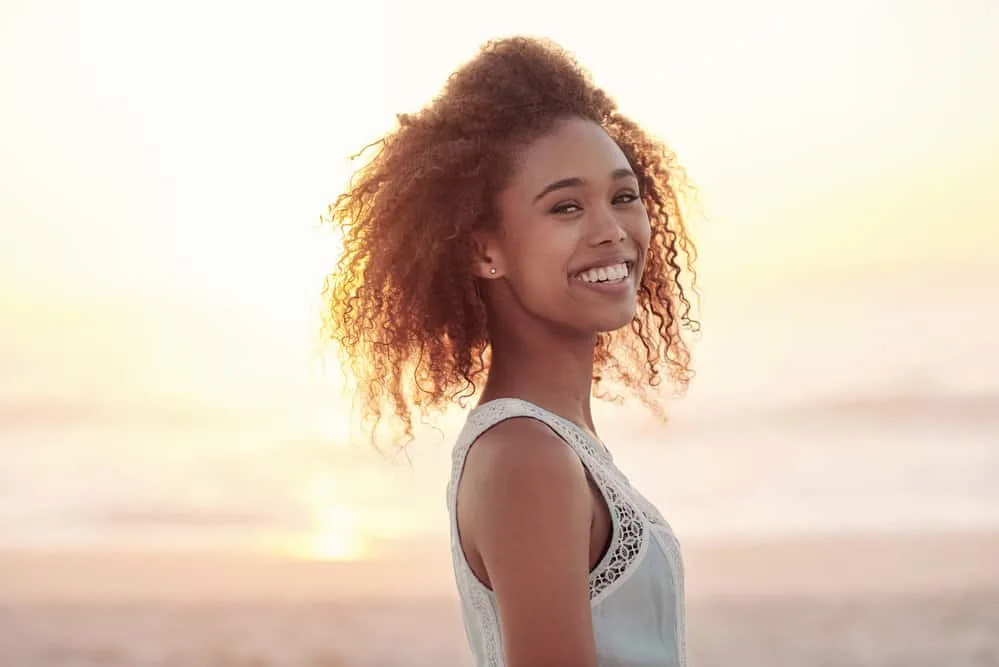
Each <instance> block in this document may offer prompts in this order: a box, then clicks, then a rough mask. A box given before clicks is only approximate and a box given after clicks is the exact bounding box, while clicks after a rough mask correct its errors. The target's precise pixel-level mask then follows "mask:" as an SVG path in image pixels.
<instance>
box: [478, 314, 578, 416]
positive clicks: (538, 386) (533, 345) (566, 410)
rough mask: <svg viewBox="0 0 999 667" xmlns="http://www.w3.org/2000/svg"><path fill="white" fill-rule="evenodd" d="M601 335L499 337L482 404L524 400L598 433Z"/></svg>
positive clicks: (495, 339)
mask: <svg viewBox="0 0 999 667" xmlns="http://www.w3.org/2000/svg"><path fill="white" fill-rule="evenodd" d="M595 344H596V338H595V337H580V338H578V339H573V340H566V339H564V338H559V339H556V338H555V337H544V336H538V337H532V340H530V341H528V340H526V337H524V336H519V335H516V334H513V335H507V336H494V337H493V340H492V343H491V357H490V365H489V377H488V378H487V380H486V385H485V387H484V388H483V391H482V396H481V399H480V402H485V401H489V400H493V399H495V398H502V397H507V396H512V397H516V398H522V399H524V400H526V401H530V402H531V403H534V404H536V405H539V406H540V407H542V408H545V409H546V410H549V411H551V412H554V413H555V414H558V415H559V416H561V417H564V418H565V419H568V420H570V421H573V422H575V423H576V424H578V425H580V426H585V427H587V428H589V429H590V431H594V430H595V429H594V426H593V417H592V414H591V412H590V390H591V387H592V383H593V351H594V348H595Z"/></svg>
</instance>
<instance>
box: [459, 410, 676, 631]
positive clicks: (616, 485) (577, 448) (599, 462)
mask: <svg viewBox="0 0 999 667" xmlns="http://www.w3.org/2000/svg"><path fill="white" fill-rule="evenodd" d="M513 417H531V418H534V419H537V420H538V421H540V422H542V423H544V424H547V425H548V426H549V427H550V428H552V429H553V430H554V431H555V432H556V434H557V435H558V436H559V437H561V438H562V439H563V440H564V441H565V442H566V443H567V444H568V445H569V446H570V447H571V448H572V449H573V451H574V452H575V453H576V455H577V456H578V457H579V458H580V460H581V461H582V462H583V465H584V466H585V467H586V469H587V471H588V472H589V473H590V475H591V476H592V477H593V479H594V481H595V482H596V484H597V487H598V488H599V489H600V491H601V493H602V494H603V496H604V501H605V502H606V503H607V508H608V510H609V511H610V514H611V522H612V526H613V531H612V535H611V546H610V548H609V549H608V550H607V553H606V554H605V555H604V557H603V558H602V559H601V561H600V563H598V564H597V566H596V567H595V568H594V569H593V571H592V572H591V573H590V576H589V592H590V601H591V603H592V602H595V601H596V599H597V598H599V597H600V596H602V595H604V594H606V593H607V592H609V590H611V589H612V588H613V586H614V584H615V583H616V582H618V581H620V580H621V578H622V577H623V576H624V574H625V573H626V572H627V571H628V569H629V568H630V567H631V566H632V565H633V564H634V563H635V562H636V560H637V559H638V557H639V556H640V555H641V553H642V551H643V549H644V548H645V547H646V545H647V535H646V533H647V527H646V524H645V523H644V522H643V520H642V519H643V518H644V517H645V516H646V515H647V514H648V512H647V511H645V508H639V507H638V506H637V505H636V502H635V500H634V499H633V498H632V495H631V494H630V493H628V484H627V480H625V479H623V478H622V479H618V477H619V475H615V474H614V472H613V458H612V456H611V454H610V452H609V451H608V450H607V448H606V447H604V446H603V445H602V444H600V443H599V442H598V441H596V440H595V439H594V438H592V437H591V436H589V435H588V434H587V433H586V432H585V431H584V430H583V429H582V428H580V427H579V426H578V425H576V424H574V423H573V422H571V421H569V420H567V419H564V418H563V417H560V416H559V415H557V414H555V413H553V412H550V411H548V410H545V409H544V408H541V407H539V406H537V405H534V404H533V403H529V402H527V401H523V400H521V399H516V398H500V399H496V400H493V401H489V402H488V403H484V404H482V405H481V406H479V407H478V408H476V409H475V410H473V411H472V412H471V413H470V414H469V417H468V421H467V422H466V425H465V429H464V430H463V432H462V434H461V436H460V441H459V445H458V446H457V447H456V448H455V450H454V455H453V457H452V470H451V481H450V483H449V484H448V499H449V502H450V503H451V506H452V507H454V502H455V499H456V497H457V490H458V488H457V487H458V482H459V480H460V477H461V470H462V468H463V466H464V463H465V455H466V454H467V452H468V449H469V448H470V447H471V446H472V444H473V443H474V442H475V440H476V439H477V438H478V437H479V435H481V434H482V433H483V432H485V431H486V430H487V429H489V428H491V427H492V426H494V425H496V424H498V423H499V422H501V421H503V420H504V419H510V418H513ZM657 514H658V512H657ZM660 520H661V516H660ZM452 529H453V530H454V531H455V536H454V537H455V539H457V519H456V518H455V519H453V520H452ZM462 560H464V558H463V557H462ZM463 565H464V567H463V569H464V570H466V571H467V574H468V575H469V576H470V577H471V579H474V580H475V583H476V584H478V585H479V586H481V587H482V588H483V589H485V590H488V589H486V588H485V586H483V585H482V583H481V582H479V581H478V579H477V578H476V577H475V575H474V574H472V573H471V569H470V568H469V567H468V564H467V562H465V563H464V564H463ZM472 588H475V586H474V585H473V586H472ZM473 601H474V598H473ZM475 606H476V608H477V609H478V608H479V606H480V605H479V604H476V605H475ZM482 606H486V605H482ZM491 612H492V608H491V607H490V608H489V613H491Z"/></svg>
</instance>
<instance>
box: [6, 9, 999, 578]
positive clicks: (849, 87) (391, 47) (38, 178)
mask: <svg viewBox="0 0 999 667" xmlns="http://www.w3.org/2000/svg"><path fill="white" fill-rule="evenodd" d="M232 7H233V6H232V5H230V4H228V3H221V2H197V3H195V2H176V3H170V4H169V5H155V6H154V5H149V4H143V3H128V2H108V1H100V0H97V1H94V2H69V1H65V2H43V1H30V0H13V1H8V2H5V3H4V4H3V6H2V7H0V146H2V150H0V453H2V460H0V461H2V462H0V495H3V496H4V497H5V498H6V499H7V501H8V502H5V503H2V504H0V536H2V537H0V548H4V547H7V548H24V547H29V548H45V549H63V548H78V547H81V546H86V547H90V546H96V547H100V546H101V545H104V546H106V545H108V544H115V545H122V544H130V543H135V544H142V545H154V546H157V547H163V548H166V547H170V548H177V547H180V548H217V547H220V545H221V546H225V547H226V548H230V547H231V548H239V549H246V550H254V549H267V550H277V551H281V552H283V553H285V552H286V553H292V554H295V555H299V556H307V557H320V558H366V557H373V555H377V554H379V553H384V552H386V551H388V550H392V549H396V550H398V549H399V548H402V547H400V546H399V545H405V548H406V549H419V548H421V547H419V545H421V544H424V543H428V542H433V541H434V540H439V539H440V538H442V536H445V530H444V524H443V523H442V521H443V517H442V512H443V486H442V485H443V483H444V481H445V479H446V473H447V460H448V456H449V452H448V449H449V443H448V441H447V437H449V436H450V435H451V434H453V433H454V432H455V429H456V428H457V425H458V424H460V419H461V413H460V411H455V412H454V413H452V414H449V415H447V416H445V417H444V418H442V421H441V422H440V425H441V426H442V429H443V431H444V434H445V435H444V437H440V436H439V435H436V434H434V433H433V431H430V430H428V431H427V433H426V434H424V436H423V437H424V440H422V441H421V443H419V444H420V447H418V448H417V449H415V450H414V451H412V452H411V457H410V460H408V461H400V460H390V461H387V460H385V459H381V458H379V457H378V456H376V455H374V454H373V453H372V452H370V451H368V449H367V448H366V446H365V444H364V441H363V436H362V434H358V433H357V432H356V431H355V430H353V428H352V427H351V422H350V420H349V418H348V413H349V410H348V407H347V405H348V401H347V399H345V398H344V397H343V396H341V395H340V393H339V391H338V385H337V382H336V379H335V378H336V372H335V367H336V362H335V360H331V359H328V358H327V359H326V362H327V366H326V367H325V370H324V367H323V366H322V365H321V364H320V361H321V360H322V357H321V352H320V351H319V350H318V349H317V341H316V324H317V321H316V318H317V309H318V303H319V302H318V293H319V289H320V288H321V283H322V278H323V275H324V274H325V272H326V271H327V270H329V269H330V268H331V266H332V264H333V262H334V260H335V256H336V247H337V246H336V239H335V238H333V237H332V236H331V235H330V234H329V232H328V230H326V229H324V228H323V227H322V226H321V225H320V224H319V218H320V215H321V214H322V213H324V212H325V208H326V205H327V204H328V203H329V202H330V201H331V200H332V199H333V198H334V197H335V196H336V194H337V192H338V190H339V188H340V187H341V186H342V185H343V184H344V182H345V179H346V178H347V176H348V174H349V162H348V160H347V158H348V156H349V155H351V154H352V153H354V152H356V151H357V150H358V149H359V148H360V147H362V146H363V145H365V144H367V143H369V142H370V141H371V140H373V139H375V138H377V137H378V136H379V135H380V134H381V133H383V132H385V131H387V130H389V129H391V127H392V126H393V122H394V118H395V116H394V114H395V113H397V112H402V111H412V110H415V109H418V108H419V107H420V106H421V105H422V104H424V103H425V102H426V101H428V100H429V99H430V98H431V97H432V96H433V95H434V94H435V93H436V92H437V90H439V88H440V86H441V84H442V83H443V81H444V79H445V78H446V77H447V74H448V73H449V72H450V71H451V70H452V69H454V68H455V67H456V66H457V65H459V64H460V63H461V62H462V61H464V60H465V59H467V58H470V57H471V56H473V55H474V53H475V51H476V49H477V48H478V46H479V45H480V44H481V43H482V42H483V41H484V40H486V39H488V38H491V37H497V36H504V35H510V34H516V33H525V34H533V35H544V36H548V37H551V38H553V39H555V40H556V41H559V42H560V43H562V44H563V45H564V46H565V47H567V48H568V49H569V50H571V51H573V52H574V53H575V54H576V55H577V56H578V58H579V59H580V61H581V62H582V63H583V64H584V65H585V66H587V67H588V68H589V69H590V70H591V72H592V73H593V76H594V78H595V80H596V81H597V83H598V84H599V85H601V86H604V87H605V88H606V89H607V90H608V91H609V92H611V94H613V95H614V96H615V97H616V98H617V100H618V101H619V103H620V105H621V107H622V109H623V110H624V111H625V112H626V113H628V114H630V115H632V116H633V117H635V118H636V119H638V120H639V121H640V122H642V123H643V124H645V125H646V126H647V127H648V128H649V129H651V130H652V131H653V132H655V133H656V134H657V135H659V136H661V137H662V138H664V139H665V140H666V141H667V142H668V143H669V144H670V145H671V146H672V147H673V148H674V149H675V150H676V152H677V154H678V156H679V158H680V161H681V162H682V163H683V164H684V166H685V167H686V168H687V169H688V172H689V173H690V175H691V177H692V179H693V180H694V182H695V183H696V184H697V185H698V187H699V191H700V203H701V204H702V205H703V208H704V211H705V219H703V220H698V221H697V223H696V225H695V227H694V234H695V239H696V240H697V243H698V246H699V250H700V260H699V261H700V263H699V272H700V283H701V290H702V294H703V303H702V320H703V323H704V325H705V326H704V328H705V333H704V337H703V340H702V341H700V342H699V343H698V345H697V347H696V349H695V360H696V362H697V364H698V378H697V379H696V380H695V383H694V386H693V387H692V389H691V393H690V395H689V396H688V398H687V399H685V400H684V401H679V402H676V404H675V405H672V404H671V406H672V408H671V409H672V410H673V411H674V412H675V414H676V419H675V421H674V425H675V426H674V431H673V433H675V435H673V434H671V432H670V430H669V429H667V430H666V431H662V430H661V429H659V428H658V427H657V426H656V425H655V424H653V423H652V422H651V421H650V420H649V419H648V418H647V416H645V415H644V414H643V413H641V412H640V411H639V410H638V409H636V408H632V407H630V406H627V405H626V406H624V407H623V408H601V410H603V412H602V413H598V414H604V415H605V416H606V417H607V419H608V422H607V423H609V424H610V423H613V424H616V425H617V424H626V425H627V426H616V427H615V428H614V429H611V430H609V431H608V432H605V433H604V439H605V441H607V442H608V444H610V445H611V447H612V448H614V445H615V442H620V444H619V446H618V450H617V451H620V452H621V454H620V458H621V460H622V461H623V462H625V463H627V464H630V465H631V466H633V467H632V469H633V470H635V471H637V472H636V475H635V479H636V480H638V481H641V482H643V483H644V484H645V485H647V486H646V488H650V487H651V491H650V492H649V495H650V496H652V497H653V498H654V499H656V500H657V501H659V502H661V503H663V504H668V505H670V506H674V507H675V508H676V511H675V513H674V515H675V516H676V517H677V521H676V523H677V524H678V526H679V527H680V528H682V529H685V530H686V531H687V532H689V533H692V534H697V533H706V534H730V533H732V532H739V531H746V530H759V531H762V530H805V529H809V528H810V529H816V527H818V528H819V529H822V528H825V529H833V528H844V527H845V528H858V527H861V528H863V527H876V528H878V527H879V528H884V527H885V526H889V527H890V526H899V525H903V526H910V524H911V525H916V526H918V525H922V524H921V523H920V522H923V521H927V522H929V523H930V524H932V525H934V526H950V525H964V524H974V525H999V509H997V508H999V499H997V498H996V496H994V495H990V491H989V490H988V489H987V488H986V487H987V486H988V485H987V484H986V482H985V481H982V480H983V479H984V478H982V477H980V476H981V475H982V474H984V473H983V471H997V472H999V455H997V454H996V453H995V450H996V449H997V448H996V447H995V446H994V445H995V444H996V443H997V442H999V437H997V436H996V433H999V425H997V423H996V420H995V419H994V417H992V415H993V414H994V413H996V412H997V411H996V409H995V406H996V403H995V401H996V400H997V399H996V397H997V396H999V384H997V381H996V380H995V378H996V377H999V359H997V353H996V352H995V350H994V349H993V347H994V345H993V343H992V339H993V338H994V336H993V332H994V331H995V330H996V325H997V324H999V322H997V318H999V315H997V314H996V312H995V307H994V305H993V304H994V296H993V295H994V293H995V289H996V288H997V287H999V268H997V261H996V259H995V253H996V250H997V249H999V189H997V188H995V187H994V185H993V180H994V178H995V177H996V176H997V175H999V125H997V124H996V122H995V118H997V117H999V85H997V83H996V82H997V81H999V71H997V70H999V40H997V39H996V38H995V37H996V35H999V6H997V5H996V4H995V3H992V2H986V1H984V0H981V1H974V0H965V1H963V2H958V3H945V2H942V1H941V2H925V3H906V2H901V1H896V2H890V1H887V0H876V1H873V2H859V1H856V0H854V1H847V2H839V3H818V2H759V3H751V4H748V3H736V2H724V3H723V2H702V3H679V2H648V3H642V2H637V3H630V4H629V5H627V6H621V7H615V8H614V10H613V11H608V10H606V9H603V10H596V9H585V8H584V7H583V6H582V5H578V4H562V3H554V2H553V3H528V2H510V3H505V4H504V5H503V9H502V10H501V9H500V8H499V5H496V6H495V7H491V8H479V9H472V8H471V7H470V6H469V5H468V4H467V3H458V2H443V1H441V2H424V3H403V2H365V3H347V4H343V3H305V2H285V3H251V4H249V5H244V6H241V7H240V8H239V10H238V11H234V10H233V8H232ZM941 397H943V398H945V399H946V400H943V398H941ZM816 406H817V407H816ZM900 406H901V407H900ZM761 414H763V415H768V416H766V417H761V416H760V415H761ZM836 415H840V416H842V417H843V419H834V418H835V417H836ZM720 416H721V417H720ZM722 417H723V418H722ZM830 419H833V422H832V423H833V425H832V426H831V427H830V426H829V423H828V421H829V420H830ZM920 419H924V420H926V419H930V421H929V422H927V423H925V424H922V425H923V426H924V428H919V429H917V430H914V426H913V424H916V425H919V424H921V423H922V422H920V421H919V420H920ZM823 420H826V421H823ZM721 423H724V424H731V425H732V427H731V428H730V429H729V430H726V429H725V428H720V427H719V424H721ZM739 425H742V426H743V427H745V426H747V425H748V426H750V427H752V429H753V430H752V431H751V434H752V435H751V437H750V438H749V442H745V443H740V440H744V439H745V438H741V437H740V433H745V430H744V428H740V427H739ZM598 428H599V423H598ZM851 429H853V430H851ZM664 440H665V441H666V442H669V443H671V444H670V445H669V446H668V447H664V446H658V445H660V444H661V442H662V441H664ZM844 443H847V445H848V446H844ZM740 445H742V446H741V447H740ZM945 445H946V446H945ZM747 456H748V457H749V458H748V459H746V460H745V461H744V463H746V464H749V463H752V462H753V461H757V462H759V461H763V462H764V463H763V465H764V466H765V471H764V474H755V473H754V475H753V476H749V475H747V474H746V473H745V469H744V468H745V465H743V466H741V472H740V466H739V465H737V464H736V463H735V461H743V458H740V457H747ZM879 461H880V462H881V463H880V464H879V463H878V462H879ZM684 466H686V468H685V467H684ZM684 471H686V472H684ZM831 471H840V473H841V474H840V475H839V476H837V475H836V474H832V473H831ZM900 471H901V472H900ZM830 479H832V480H834V481H832V482H830V481H829V480H830ZM993 479H994V477H993ZM761 480H765V481H761ZM835 480H839V481H838V482H837V481H835ZM844 480H845V481H844ZM640 486H641V485H640ZM858 489H859V491H858ZM737 491H738V492H740V493H743V494H744V493H751V497H750V498H749V499H748V500H747V497H746V496H745V495H743V496H741V497H740V495H739V494H738V493H736V492H737ZM920 498H922V499H923V500H919V499H920ZM914 499H915V500H914ZM927 499H928V500H927ZM846 501H849V502H846ZM912 502H917V503H918V502H922V503H923V504H922V505H919V507H920V508H921V509H920V510H918V511H917V512H916V513H915V515H914V516H910V517H909V518H908V519H906V512H907V510H906V508H911V507H912V505H911V503H912ZM667 514H670V513H669V512H667ZM906 520H908V521H910V523H909V524H907V523H905V521H906ZM910 527H911V526H910Z"/></svg>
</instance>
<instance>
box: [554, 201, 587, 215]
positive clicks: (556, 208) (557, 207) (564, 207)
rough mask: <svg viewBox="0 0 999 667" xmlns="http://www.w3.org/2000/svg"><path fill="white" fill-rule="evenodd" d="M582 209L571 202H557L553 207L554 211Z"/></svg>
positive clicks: (570, 211)
mask: <svg viewBox="0 0 999 667" xmlns="http://www.w3.org/2000/svg"><path fill="white" fill-rule="evenodd" d="M578 210H580V209H579V206H577V205H576V204H573V203H571V202H569V203H565V204H556V205H555V206H553V207H552V211H551V212H552V213H575V212H576V211H578Z"/></svg>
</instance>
